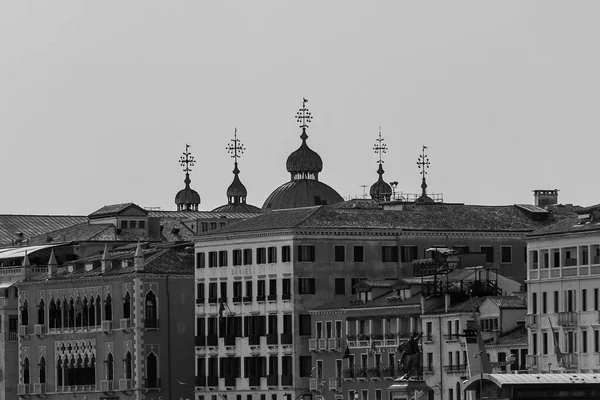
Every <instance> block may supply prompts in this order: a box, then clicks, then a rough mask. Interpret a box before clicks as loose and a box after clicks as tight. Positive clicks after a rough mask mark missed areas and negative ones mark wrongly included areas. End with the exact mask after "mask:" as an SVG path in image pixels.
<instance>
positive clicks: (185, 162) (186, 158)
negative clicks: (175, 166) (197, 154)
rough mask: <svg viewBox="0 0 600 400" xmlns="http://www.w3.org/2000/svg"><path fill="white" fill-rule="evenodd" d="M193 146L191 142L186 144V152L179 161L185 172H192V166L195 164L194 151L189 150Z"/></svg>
mask: <svg viewBox="0 0 600 400" xmlns="http://www.w3.org/2000/svg"><path fill="white" fill-rule="evenodd" d="M190 147H192V146H190V145H189V144H187V143H186V144H185V153H183V155H182V156H181V158H179V163H180V164H181V166H182V167H184V168H183V172H185V173H186V175H187V174H189V173H190V171H191V170H192V169H191V168H190V167H193V166H194V162H195V160H194V157H193V156H192V153H190V152H189V148H190Z"/></svg>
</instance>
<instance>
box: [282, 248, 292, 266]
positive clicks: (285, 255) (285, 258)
mask: <svg viewBox="0 0 600 400" xmlns="http://www.w3.org/2000/svg"><path fill="white" fill-rule="evenodd" d="M290 261H292V249H291V247H290V246H281V262H290Z"/></svg>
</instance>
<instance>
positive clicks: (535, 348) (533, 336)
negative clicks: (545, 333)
mask: <svg viewBox="0 0 600 400" xmlns="http://www.w3.org/2000/svg"><path fill="white" fill-rule="evenodd" d="M531 344H532V345H533V348H532V350H533V355H536V354H537V353H538V342H537V333H532V334H531Z"/></svg>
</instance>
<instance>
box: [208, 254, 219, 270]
mask: <svg viewBox="0 0 600 400" xmlns="http://www.w3.org/2000/svg"><path fill="white" fill-rule="evenodd" d="M216 266H217V252H216V251H210V252H208V268H215V267H216Z"/></svg>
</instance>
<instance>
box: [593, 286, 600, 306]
mask: <svg viewBox="0 0 600 400" xmlns="http://www.w3.org/2000/svg"><path fill="white" fill-rule="evenodd" d="M598 300H599V299H598V288H595V289H594V310H596V311H598V305H599V304H598Z"/></svg>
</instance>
